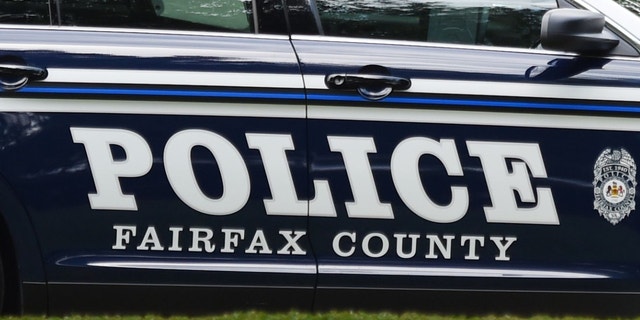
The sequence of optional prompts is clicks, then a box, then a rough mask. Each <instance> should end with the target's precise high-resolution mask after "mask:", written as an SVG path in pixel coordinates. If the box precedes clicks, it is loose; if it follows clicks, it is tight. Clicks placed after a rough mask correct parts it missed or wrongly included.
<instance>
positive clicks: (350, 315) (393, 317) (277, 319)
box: [0, 311, 595, 320]
mask: <svg viewBox="0 0 640 320" xmlns="http://www.w3.org/2000/svg"><path fill="white" fill-rule="evenodd" d="M44 319H47V320H525V319H527V320H588V319H595V318H588V317H549V316H542V315H541V316H534V317H517V316H509V315H503V316H478V317H467V316H445V315H426V314H420V313H403V314H394V313H366V312H327V313H317V314H313V313H301V312H293V311H292V312H288V313H267V312H256V311H250V312H236V313H228V314H223V315H215V316H207V317H180V316H173V317H163V316H153V315H147V316H66V317H44V316H23V317H18V316H15V317H2V318H0V320H44Z"/></svg>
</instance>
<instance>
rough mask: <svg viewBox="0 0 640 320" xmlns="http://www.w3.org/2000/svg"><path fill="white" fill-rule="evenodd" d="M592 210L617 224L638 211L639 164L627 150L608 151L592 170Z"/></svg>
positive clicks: (603, 153) (601, 155)
mask: <svg viewBox="0 0 640 320" xmlns="http://www.w3.org/2000/svg"><path fill="white" fill-rule="evenodd" d="M593 175H594V176H595V178H594V180H593V196H594V197H595V200H594V201H593V208H594V209H595V210H598V213H600V216H602V217H604V218H605V219H607V221H609V222H610V223H611V224H613V225H616V224H617V223H618V222H620V221H621V220H622V219H624V218H626V217H627V216H628V215H629V214H630V213H631V211H633V210H634V209H635V208H636V201H635V196H636V185H637V184H638V183H637V182H636V163H635V161H634V160H633V158H632V157H631V155H630V154H629V152H627V150H625V149H620V150H611V149H606V150H604V151H602V153H600V156H599V157H598V160H596V164H595V165H594V167H593Z"/></svg>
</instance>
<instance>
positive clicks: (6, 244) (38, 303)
mask: <svg viewBox="0 0 640 320" xmlns="http://www.w3.org/2000/svg"><path fill="white" fill-rule="evenodd" d="M0 241H1V243H0V250H2V251H1V253H2V261H3V267H4V272H5V282H6V283H5V286H6V287H7V292H6V294H5V296H6V298H5V302H6V308H4V311H6V312H8V313H14V314H45V313H46V312H47V288H46V277H45V272H44V265H43V260H42V251H41V250H40V245H39V243H38V240H37V237H36V232H35V230H34V228H33V224H32V223H31V219H30V218H29V215H28V213H27V211H26V209H25V207H24V206H23V205H22V203H21V202H20V200H19V199H18V197H17V194H16V193H15V192H14V191H13V189H12V188H11V187H10V185H9V184H8V183H7V181H6V180H5V179H4V177H3V176H2V175H1V174H0Z"/></svg>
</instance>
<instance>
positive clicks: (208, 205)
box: [0, 0, 316, 313]
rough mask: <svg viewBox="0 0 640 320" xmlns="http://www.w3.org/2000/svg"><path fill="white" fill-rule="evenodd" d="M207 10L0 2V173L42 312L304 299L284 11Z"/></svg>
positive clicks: (299, 176)
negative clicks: (35, 263) (40, 266)
mask: <svg viewBox="0 0 640 320" xmlns="http://www.w3.org/2000/svg"><path fill="white" fill-rule="evenodd" d="M219 4H220V6H216V7H211V6H207V5H197V2H189V3H187V2H183V1H172V0H164V1H160V0H154V1H136V0H132V1H99V2H98V1H65V2H52V3H51V4H50V5H51V7H50V6H49V2H48V1H24V2H21V3H17V2H3V4H2V6H3V7H2V10H3V12H5V13H7V12H8V13H7V15H6V16H5V18H6V19H9V20H7V21H3V22H4V23H6V24H3V25H1V26H0V43H1V44H2V45H0V65H1V67H0V68H2V73H1V74H0V76H1V78H2V79H1V80H2V85H3V90H2V92H0V109H1V113H0V130H1V131H2V136H1V137H0V159H2V160H1V161H0V173H1V174H0V175H1V176H2V179H3V183H4V184H5V185H8V186H10V187H11V188H12V190H13V192H14V193H15V195H16V197H17V199H18V200H19V202H20V203H21V204H22V206H24V211H26V213H27V214H28V217H29V219H30V221H31V223H32V225H33V228H34V229H35V230H36V234H37V241H38V243H39V246H40V248H41V252H42V255H41V258H42V261H43V263H44V269H45V271H46V275H47V281H46V283H43V282H30V283H28V284H24V285H25V286H28V288H29V289H30V290H28V291H27V293H30V292H42V290H44V285H47V289H46V290H48V291H47V292H48V295H49V297H50V300H49V310H50V311H51V312H63V311H64V312H68V311H69V310H71V311H74V312H85V311H87V310H91V311H94V312H95V311H101V312H106V311H109V312H114V311H116V310H120V311H126V310H140V311H145V312H151V311H153V312H160V311H161V310H167V311H170V312H174V313H175V312H202V311H208V312H211V311H213V310H216V309H225V310H229V309H234V308H269V307H282V308H285V307H286V308H287V309H288V308H291V307H296V308H301V309H308V308H310V307H311V302H312V296H313V289H314V284H315V274H316V265H315V260H314V257H313V255H312V252H311V247H310V244H309V237H308V235H307V231H306V227H307V201H306V199H307V196H306V185H307V181H306V179H307V178H306V176H307V161H306V159H307V155H306V150H307V147H306V144H307V138H306V122H305V116H306V110H305V104H304V92H303V82H302V78H301V75H300V72H299V68H298V63H297V59H296V56H295V54H294V52H293V50H292V47H291V44H290V41H289V39H288V37H287V36H286V28H285V27H284V18H283V14H284V13H283V8H282V6H277V5H276V4H274V3H272V2H270V1H266V2H260V3H259V4H258V3H257V2H256V1H253V2H252V1H235V0H234V1H225V2H224V3H219ZM12 10H13V11H12ZM216 10H220V11H216ZM222 10H226V11H222ZM12 12H13V14H10V13H12ZM24 12H29V14H24ZM50 12H51V13H50ZM4 214H5V215H7V217H6V219H7V220H11V219H17V218H13V217H11V214H12V212H4ZM13 214H16V213H15V212H13ZM14 236H15V239H14V241H15V242H16V243H20V242H21V240H20V236H21V235H20V234H17V235H14ZM19 254H20V255H21V256H22V255H24V256H27V257H28V256H29V255H31V257H32V258H31V259H35V258H36V257H38V256H39V254H38V253H37V252H20V253H19ZM25 299H27V300H28V301H32V300H29V299H28V298H25Z"/></svg>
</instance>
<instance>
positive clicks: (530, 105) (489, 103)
mask: <svg viewBox="0 0 640 320" xmlns="http://www.w3.org/2000/svg"><path fill="white" fill-rule="evenodd" d="M308 99H309V100H311V101H336V102H340V101H343V102H370V101H369V100H367V99H364V98H362V97H360V96H353V95H321V94H312V95H309V96H308ZM375 103H376V104H379V103H384V104H390V103H393V104H411V105H441V106H462V107H488V108H516V109H524V108H526V109H543V110H573V111H609V112H632V113H640V106H615V105H602V104H601V105H590V104H569V103H539V102H516V101H495V100H474V99H428V98H393V97H391V98H385V99H383V100H379V101H376V102H375Z"/></svg>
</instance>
